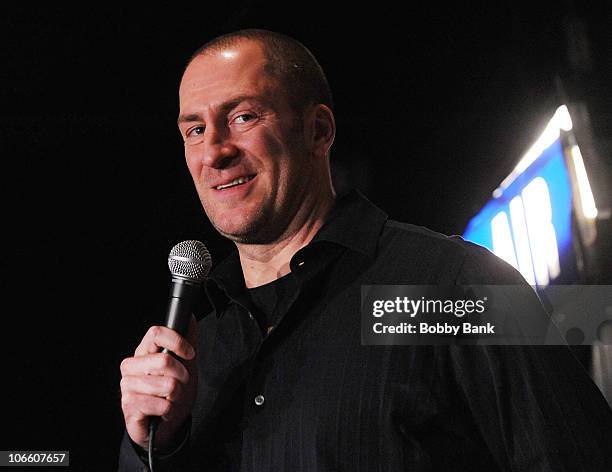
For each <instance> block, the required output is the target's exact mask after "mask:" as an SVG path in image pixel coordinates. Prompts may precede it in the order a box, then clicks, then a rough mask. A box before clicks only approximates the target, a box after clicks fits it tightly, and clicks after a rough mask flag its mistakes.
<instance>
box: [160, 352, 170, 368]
mask: <svg viewBox="0 0 612 472" xmlns="http://www.w3.org/2000/svg"><path fill="white" fill-rule="evenodd" d="M172 363H173V359H172V356H171V355H170V354H168V353H167V352H162V353H161V354H160V364H161V367H162V368H163V369H169V368H170V367H172Z"/></svg>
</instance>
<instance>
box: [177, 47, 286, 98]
mask: <svg viewBox="0 0 612 472" xmlns="http://www.w3.org/2000/svg"><path fill="white" fill-rule="evenodd" d="M266 63H267V61H266V58H265V56H264V53H263V50H262V48H261V46H260V45H259V44H257V43H255V42H252V41H249V42H247V41H241V42H238V43H237V44H234V45H230V46H227V47H223V48H221V49H218V50H213V51H209V52H207V53H205V54H201V55H199V56H197V57H196V58H195V59H193V61H192V62H191V64H189V66H188V67H187V69H186V70H185V73H184V74H183V78H182V80H181V85H180V88H179V99H180V104H181V109H183V108H184V107H187V106H189V107H191V106H215V105H219V104H221V103H223V102H224V101H225V100H226V99H228V98H229V97H231V96H237V95H254V96H258V95H261V96H263V95H267V94H269V92H270V88H272V87H273V84H274V82H275V81H273V80H271V78H270V76H269V74H267V73H266Z"/></svg>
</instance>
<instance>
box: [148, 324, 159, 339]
mask: <svg viewBox="0 0 612 472" xmlns="http://www.w3.org/2000/svg"><path fill="white" fill-rule="evenodd" d="M160 333H161V326H157V325H156V326H151V327H150V328H149V331H147V336H149V337H152V338H153V339H155V338H156V337H158V336H159V335H160Z"/></svg>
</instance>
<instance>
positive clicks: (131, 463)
mask: <svg viewBox="0 0 612 472" xmlns="http://www.w3.org/2000/svg"><path fill="white" fill-rule="evenodd" d="M190 429H191V419H189V421H187V423H186V425H185V426H184V427H183V428H182V429H181V431H180V432H179V434H180V435H181V437H182V438H183V439H182V440H181V442H180V443H179V445H178V446H177V447H176V448H175V449H174V451H172V452H170V453H166V454H157V455H156V456H155V466H156V467H155V472H182V471H190V470H192V469H191V468H189V466H188V464H189V457H188V456H189V439H190ZM148 471H149V456H148V452H147V451H146V450H145V449H143V448H141V447H140V446H139V445H138V444H136V443H134V442H133V441H132V440H131V439H130V436H129V435H128V433H127V431H124V434H123V440H122V441H121V446H120V450H119V467H118V472H148Z"/></svg>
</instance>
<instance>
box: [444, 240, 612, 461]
mask: <svg viewBox="0 0 612 472" xmlns="http://www.w3.org/2000/svg"><path fill="white" fill-rule="evenodd" d="M457 283H458V284H466V285H467V284H478V283H480V284H485V283H487V284H500V285H501V284H504V285H505V284H508V285H510V284H526V282H525V281H524V279H523V278H522V276H521V275H520V274H519V273H518V271H516V270H515V269H514V268H513V267H511V266H510V265H509V264H506V263H505V262H504V261H502V260H501V259H499V258H497V257H496V256H494V255H493V254H492V253H490V252H489V251H488V250H486V249H484V248H478V247H477V248H473V247H472V248H468V252H467V255H466V259H465V261H464V264H463V268H462V271H461V274H460V275H459V277H458V280H457ZM542 310H543V308H542ZM449 352H450V365H451V369H452V372H453V374H452V375H454V381H455V382H456V384H457V385H458V388H459V391H460V392H461V393H462V394H463V396H464V400H465V402H466V403H467V405H468V408H469V410H470V413H471V416H472V417H473V418H474V422H475V424H476V427H477V428H478V429H479V433H480V435H481V437H482V438H483V440H484V441H485V443H486V444H487V446H488V448H489V450H490V452H491V453H492V454H493V456H494V457H495V460H496V461H497V463H498V464H499V466H500V469H501V470H504V471H506V470H508V471H510V470H520V471H543V470H545V471H549V470H550V471H576V472H578V471H585V472H586V471H605V470H612V410H611V409H610V407H609V405H608V404H607V402H606V400H605V398H604V397H603V395H602V393H601V391H600V390H599V389H598V387H597V386H596V385H595V383H594V382H593V380H592V379H591V377H590V375H589V373H588V371H587V370H586V369H585V368H584V367H583V365H582V364H581V363H580V361H579V360H578V359H577V358H576V356H575V355H574V353H572V351H571V350H570V349H569V347H568V346H566V345H558V346H552V345H551V346H524V345H523V346H518V345H516V346H512V345H505V346H490V345H489V346H452V347H451V348H450V351H449Z"/></svg>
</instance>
